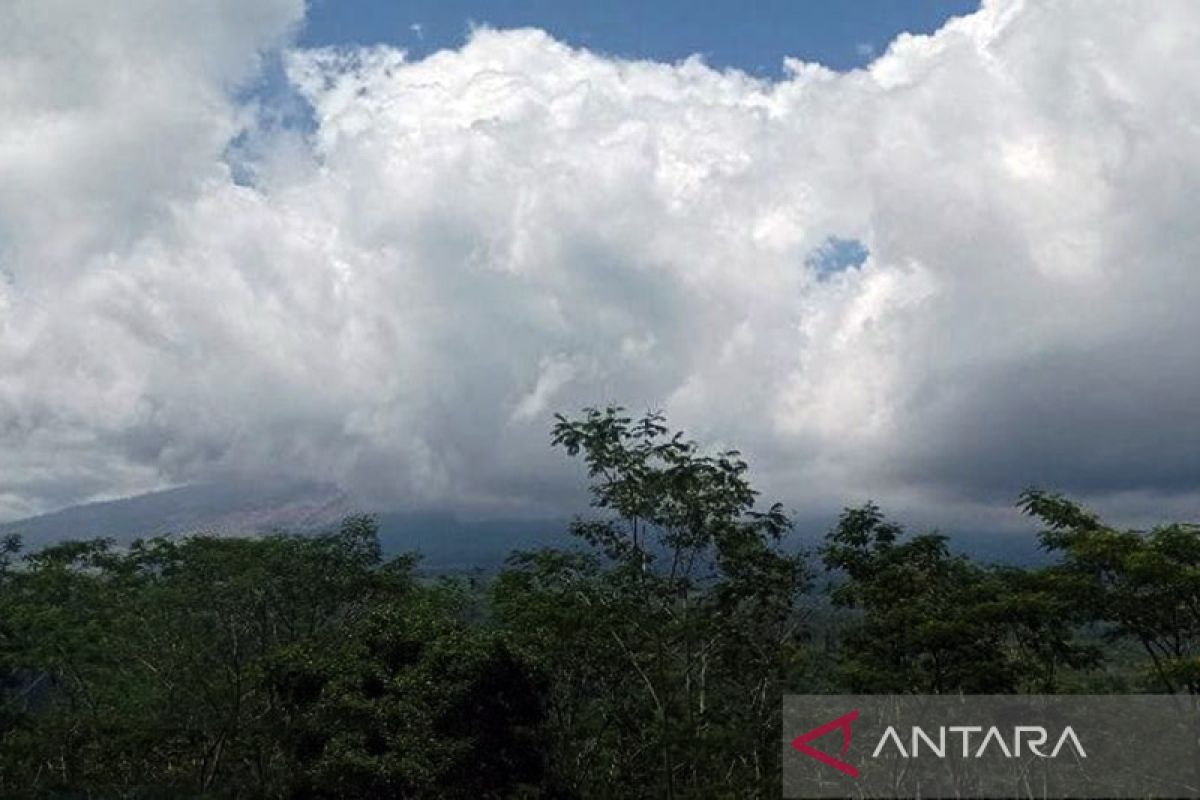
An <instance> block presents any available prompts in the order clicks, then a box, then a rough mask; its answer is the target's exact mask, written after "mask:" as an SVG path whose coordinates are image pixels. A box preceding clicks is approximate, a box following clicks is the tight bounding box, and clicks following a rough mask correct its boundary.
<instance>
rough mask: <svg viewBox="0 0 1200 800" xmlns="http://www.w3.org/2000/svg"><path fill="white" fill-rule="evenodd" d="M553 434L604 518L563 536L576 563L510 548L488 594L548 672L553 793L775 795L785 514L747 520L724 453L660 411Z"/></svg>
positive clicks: (737, 478) (798, 636) (747, 505)
mask: <svg viewBox="0 0 1200 800" xmlns="http://www.w3.org/2000/svg"><path fill="white" fill-rule="evenodd" d="M552 440H553V443H554V444H555V445H557V446H560V447H562V448H563V449H564V450H565V451H566V452H567V454H568V455H570V456H580V457H582V458H583V460H584V463H585V464H586V465H587V468H588V475H589V477H590V478H591V480H592V483H591V487H590V488H591V494H592V505H593V507H595V508H596V509H598V510H599V511H600V512H601V516H599V517H597V518H594V519H589V520H583V519H578V520H576V521H575V523H574V524H573V526H572V533H574V535H575V536H576V537H578V538H579V539H580V540H581V542H582V543H583V544H584V545H585V546H586V548H587V550H588V551H589V552H586V553H578V552H562V551H555V550H543V551H540V552H533V553H524V554H517V555H516V556H514V557H513V558H512V559H511V560H510V562H509V569H508V570H507V571H506V572H505V573H504V574H503V575H502V576H501V577H500V578H499V579H498V581H497V584H496V588H495V592H494V595H493V597H494V604H495V608H496V612H497V615H498V617H499V618H500V620H501V621H502V623H503V624H504V625H505V629H506V630H507V631H508V632H509V633H510V635H511V636H512V637H513V639H514V641H515V642H517V643H518V644H519V646H520V647H522V649H523V650H525V651H526V652H529V653H531V654H532V655H533V657H534V658H535V659H536V660H537V662H538V663H541V664H543V665H544V666H545V669H546V671H547V672H548V673H549V674H552V675H555V676H556V678H557V680H556V681H555V689H554V694H553V695H552V707H551V717H550V719H551V723H552V725H554V730H555V733H556V741H557V749H556V751H555V764H556V767H557V769H558V770H559V772H560V774H561V775H562V780H563V782H564V783H565V784H566V785H568V786H570V787H572V788H573V789H574V790H576V791H578V792H579V793H580V794H583V795H587V796H613V795H622V796H662V797H680V796H705V797H711V796H718V795H720V794H721V793H722V792H724V793H726V794H736V795H738V796H747V795H750V794H754V793H756V792H757V793H772V792H774V791H775V790H776V789H777V786H776V781H777V772H776V771H775V769H776V763H777V759H778V751H779V745H778V742H779V739H778V736H779V728H778V724H779V722H778V718H779V712H780V698H781V694H782V687H783V685H784V683H785V681H786V680H787V678H788V676H789V675H790V674H792V673H794V671H795V670H796V669H797V665H798V663H799V661H800V652H801V645H802V640H803V634H804V626H803V615H802V614H801V613H800V611H799V609H798V605H797V602H798V598H799V595H800V593H801V592H802V591H803V590H804V589H805V587H806V586H807V585H808V582H809V578H810V576H809V574H808V570H807V569H806V567H805V565H804V562H803V559H802V558H801V557H800V556H797V555H789V554H787V553H786V552H784V551H783V550H782V548H781V547H780V544H781V542H782V539H783V537H784V536H785V534H786V533H787V532H788V531H789V530H790V527H791V524H790V521H789V519H788V518H787V516H786V515H785V514H784V513H783V510H782V508H781V507H780V506H779V505H774V506H771V507H769V508H768V509H767V510H765V511H762V512H759V511H757V510H756V505H757V493H756V492H755V491H754V490H753V488H752V487H751V486H750V484H749V482H748V480H747V478H746V472H747V464H746V462H745V461H743V460H742V459H741V457H740V455H739V454H738V453H737V452H736V451H726V452H721V453H716V454H712V455H708V454H705V453H703V452H702V451H701V450H700V448H699V446H698V445H697V444H696V443H695V442H694V441H691V440H689V439H686V438H685V437H684V435H683V434H682V433H681V432H672V431H670V430H669V429H668V427H667V426H666V424H665V421H664V418H663V417H662V415H660V414H655V413H651V414H647V415H646V416H644V417H642V418H641V419H639V420H636V421H635V420H634V419H632V418H631V417H628V416H626V415H625V414H624V412H623V410H622V409H620V408H606V409H604V410H598V409H586V410H585V411H584V413H583V416H582V417H581V418H579V419H567V418H565V417H562V416H560V417H558V422H557V424H556V425H555V427H554V430H553V439H552ZM582 654H586V657H584V658H581V655H582ZM650 776H654V777H653V781H651V779H650Z"/></svg>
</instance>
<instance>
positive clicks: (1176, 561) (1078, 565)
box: [1021, 489, 1200, 694]
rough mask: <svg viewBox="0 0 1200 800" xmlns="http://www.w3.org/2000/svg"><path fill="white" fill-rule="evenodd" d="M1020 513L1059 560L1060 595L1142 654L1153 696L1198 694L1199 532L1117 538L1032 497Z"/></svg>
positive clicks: (1090, 520)
mask: <svg viewBox="0 0 1200 800" xmlns="http://www.w3.org/2000/svg"><path fill="white" fill-rule="evenodd" d="M1021 506H1022V508H1023V509H1024V510H1025V512H1026V513H1028V514H1029V515H1030V516H1033V517H1035V518H1037V519H1039V520H1041V521H1042V523H1043V524H1044V525H1045V528H1044V529H1043V531H1042V532H1041V534H1040V537H1041V541H1042V546H1043V547H1045V548H1046V549H1047V550H1049V551H1050V552H1052V553H1056V554H1058V555H1059V556H1060V557H1061V559H1062V560H1061V562H1060V564H1059V565H1058V566H1056V567H1055V568H1054V570H1053V576H1054V578H1055V580H1056V581H1057V585H1058V588H1059V592H1060V594H1061V595H1063V596H1067V597H1069V598H1070V602H1071V603H1072V604H1073V606H1074V607H1076V608H1078V609H1080V610H1081V611H1082V612H1083V613H1084V614H1085V615H1086V616H1087V617H1088V618H1089V619H1091V620H1092V621H1093V622H1094V623H1095V624H1097V625H1099V626H1100V627H1101V629H1102V630H1103V631H1104V632H1105V633H1106V635H1107V638H1109V639H1110V640H1112V639H1129V640H1132V641H1134V642H1136V643H1137V645H1138V646H1139V647H1140V648H1141V649H1142V651H1143V652H1144V653H1145V655H1146V657H1147V658H1148V661H1149V670H1148V672H1149V674H1150V676H1151V679H1152V682H1153V684H1157V685H1156V686H1155V688H1157V689H1158V690H1159V691H1167V692H1176V691H1187V692H1189V693H1191V694H1200V525H1191V524H1186V523H1174V524H1169V525H1160V526H1158V527H1155V528H1153V529H1152V530H1150V531H1138V530H1118V529H1115V528H1112V527H1110V526H1108V525H1105V524H1104V523H1103V522H1102V521H1101V520H1100V518H1099V517H1097V516H1096V514H1094V513H1093V512H1091V511H1089V510H1087V509H1085V508H1083V507H1082V506H1079V505H1077V504H1076V503H1073V502H1071V501H1070V500H1067V499H1066V498H1064V497H1062V496H1061V495H1058V494H1054V493H1051V492H1045V491H1041V490H1037V489H1030V490H1027V491H1025V492H1024V493H1023V494H1022V495H1021Z"/></svg>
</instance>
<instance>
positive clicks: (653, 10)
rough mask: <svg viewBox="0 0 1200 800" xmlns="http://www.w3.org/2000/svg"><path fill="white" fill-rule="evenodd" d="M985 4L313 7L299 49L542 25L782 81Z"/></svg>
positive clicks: (676, 1)
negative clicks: (799, 69) (802, 68)
mask: <svg viewBox="0 0 1200 800" xmlns="http://www.w3.org/2000/svg"><path fill="white" fill-rule="evenodd" d="M978 7H979V2H978V0H855V2H851V3H825V2H812V1H811V0H810V1H809V2H795V0H760V1H759V2H756V3H754V4H752V5H748V4H747V3H745V2H734V0H708V2H703V3H697V2H694V1H693V0H655V1H654V2H641V3H638V2H630V0H588V1H586V2H568V3H564V2H559V1H556V0H491V2H479V0H413V1H412V2H398V1H397V0H314V2H312V3H311V4H310V6H309V11H308V14H307V16H306V18H305V24H304V29H303V30H302V32H301V35H300V37H299V42H300V43H301V44H302V45H304V46H318V47H324V46H330V45H338V46H350V47H356V46H362V45H374V44H385V45H391V46H396V47H402V48H404V49H406V50H407V51H408V53H409V56H410V57H411V58H424V57H425V56H427V55H429V54H430V53H433V52H436V51H438V50H441V49H445V48H457V47H459V46H461V45H462V44H463V41H464V39H466V38H467V37H468V36H469V34H470V31H471V30H472V29H473V28H477V27H482V26H488V27H492V28H539V29H541V30H544V31H546V32H547V33H549V34H550V35H551V36H553V37H554V38H556V39H558V40H560V41H564V42H567V43H569V44H571V45H574V46H576V47H585V48H587V49H588V50H591V51H593V52H597V53H602V54H605V55H609V56H613V57H619V58H626V59H650V60H654V61H664V62H668V63H670V62H676V61H682V60H684V59H686V58H688V56H691V55H694V54H700V55H701V56H703V57H704V60H705V63H707V64H709V65H710V66H713V67H715V68H718V69H724V68H727V67H733V68H736V69H740V70H742V71H744V72H748V73H750V74H753V75H762V76H769V77H780V76H781V75H782V67H783V60H784V58H787V57H792V58H802V59H804V60H805V61H815V62H820V63H821V64H824V65H825V66H827V67H830V68H832V69H838V70H846V69H853V68H855V67H861V66H863V65H864V64H866V63H867V62H868V61H870V60H871V57H872V56H873V55H875V54H876V53H877V52H882V50H883V49H884V48H886V46H887V44H888V43H889V42H891V40H892V39H894V38H895V37H896V35H897V34H900V33H903V32H910V33H932V32H933V31H935V30H937V29H938V28H939V27H941V26H942V24H943V23H945V21H946V20H947V19H948V18H949V17H952V16H957V15H963V14H969V13H971V12H973V11H975V10H976V9H977V8H978ZM748 12H749V13H748Z"/></svg>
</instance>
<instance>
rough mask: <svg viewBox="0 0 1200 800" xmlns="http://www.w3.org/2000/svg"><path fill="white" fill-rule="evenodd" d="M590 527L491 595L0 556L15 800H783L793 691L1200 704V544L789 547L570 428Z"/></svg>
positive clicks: (317, 547)
mask: <svg viewBox="0 0 1200 800" xmlns="http://www.w3.org/2000/svg"><path fill="white" fill-rule="evenodd" d="M553 441H554V444H555V445H557V446H560V447H562V448H563V449H564V450H565V451H566V452H567V453H568V454H569V455H571V456H575V457H580V458H582V459H583V461H584V463H585V464H586V466H587V469H588V472H589V474H590V477H591V480H592V484H591V488H592V494H593V501H594V502H593V505H594V506H595V507H596V509H597V515H596V516H595V517H593V518H591V519H580V520H579V521H577V522H576V523H575V525H574V528H573V533H574V534H575V536H576V537H577V540H578V543H579V546H577V547H574V548H570V549H544V550H539V551H534V552H521V553H514V554H513V556H512V557H511V559H510V560H509V563H508V566H507V568H506V569H505V570H504V571H503V572H502V573H501V574H499V575H498V576H496V577H495V578H494V579H492V580H489V581H487V582H485V583H480V582H478V581H475V580H470V579H461V580H456V579H439V580H432V579H426V578H421V577H420V576H419V574H418V573H417V572H416V571H415V565H416V563H417V562H416V558H415V556H411V555H404V556H399V557H393V558H385V557H384V554H383V553H381V551H380V547H379V544H378V538H377V535H376V534H377V531H376V529H375V526H374V523H373V521H372V520H371V519H370V518H366V517H356V518H351V519H348V520H346V521H345V523H344V524H343V525H342V527H341V529H340V530H338V531H336V532H332V533H329V534H326V535H322V536H313V537H293V536H286V535H273V536H266V537H260V538H244V539H235V538H212V537H187V538H179V539H170V538H158V539H152V540H148V541H142V542H138V543H136V544H135V545H133V546H132V547H129V548H120V549H118V548H116V547H115V546H114V545H113V544H112V543H111V542H108V541H103V540H101V541H87V542H78V541H69V542H65V543H63V544H59V545H56V546H53V547H49V548H46V549H44V550H41V551H40V552H34V553H22V551H21V549H20V543H19V541H17V540H16V539H15V538H10V539H8V540H4V541H3V543H2V545H0V701H2V702H0V795H2V796H4V797H22V796H71V797H176V796H189V797H198V796H208V797H289V798H336V797H397V798H434V797H437V798H455V797H462V798H476V797H478V798H488V797H491V798H500V797H515V798H593V797H622V798H624V797H667V798H685V797H686V798H701V797H703V798H712V797H763V796H776V795H777V794H778V791H779V774H778V759H779V757H780V730H779V713H780V696H781V694H783V693H785V692H830V691H853V692H989V693H995V692H1076V691H1090V692H1099V691H1189V692H1193V693H1195V692H1197V691H1200V528H1197V527H1195V526H1190V525H1182V524H1177V525H1169V526H1165V527H1161V528H1157V529H1155V530H1153V531H1150V532H1136V531H1121V530H1114V529H1112V528H1110V527H1107V526H1105V525H1104V524H1103V523H1102V522H1101V521H1100V520H1098V519H1097V518H1096V517H1095V516H1094V515H1092V514H1090V513H1089V512H1087V511H1085V510H1084V509H1081V508H1079V507H1078V506H1076V505H1074V504H1073V503H1071V502H1069V501H1068V500H1066V499H1063V498H1061V497H1059V496H1056V495H1053V494H1048V493H1043V492H1038V491H1029V492H1026V493H1025V494H1024V495H1023V496H1022V498H1021V503H1022V507H1023V508H1024V509H1025V510H1026V511H1027V512H1028V513H1029V514H1030V515H1032V516H1033V517H1035V518H1036V519H1038V520H1040V521H1041V523H1042V525H1043V526H1044V531H1043V533H1042V534H1041V539H1042V544H1043V546H1044V547H1045V548H1047V549H1048V550H1049V551H1050V552H1052V553H1054V554H1056V555H1057V556H1058V559H1057V562H1056V563H1055V564H1053V565H1052V566H1049V567H1044V568H1039V569H1018V568H1014V567H994V566H987V565H982V564H978V563H975V562H973V561H971V560H970V559H968V558H966V557H963V556H960V555H954V554H952V553H951V552H950V550H949V549H948V547H947V542H946V539H945V538H944V537H942V536H939V535H935V534H926V535H918V536H907V535H906V534H905V533H904V532H903V531H902V530H901V529H900V528H899V527H898V526H897V525H895V524H894V523H892V522H889V521H888V520H887V519H886V518H885V517H884V516H883V515H882V514H881V512H880V511H879V509H878V508H876V507H874V506H873V505H867V506H865V507H862V508H857V509H850V510H847V511H846V512H845V513H844V514H843V515H842V517H841V519H840V521H839V523H838V525H837V526H836V528H835V529H834V530H833V531H831V532H830V533H829V535H828V536H827V537H826V542H825V545H824V547H823V548H822V549H821V550H820V552H818V553H815V554H802V553H797V552H796V548H795V547H792V546H790V545H789V541H788V536H789V533H790V529H791V524H790V521H789V519H788V518H787V516H786V515H785V514H784V513H783V510H782V509H781V508H780V507H779V506H777V505H776V506H771V507H769V508H766V509H765V510H764V509H763V508H762V506H761V505H760V504H759V503H758V501H757V497H756V493H755V492H754V491H753V489H752V488H751V486H750V484H749V483H748V480H747V476H746V470H747V467H746V464H745V463H744V462H743V461H742V460H741V459H740V457H739V456H738V454H737V453H736V452H726V453H718V454H713V455H709V454H706V453H705V452H703V451H702V450H700V449H699V448H698V447H697V445H696V444H695V443H693V442H691V441H689V440H687V439H685V438H684V437H683V436H682V435H681V434H678V433H673V432H671V431H670V430H668V429H667V427H666V426H665V425H664V423H663V420H662V419H661V417H659V416H656V415H650V416H648V417H646V418H643V419H641V420H633V419H630V418H628V417H626V416H624V415H623V414H622V412H621V411H620V409H606V410H603V411H599V410H589V411H587V412H586V413H585V414H584V416H582V417H581V418H579V419H574V420H568V419H561V418H560V420H559V423H558V425H557V426H556V427H555V430H554V439H553Z"/></svg>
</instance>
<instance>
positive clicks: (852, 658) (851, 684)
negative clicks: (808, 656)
mask: <svg viewBox="0 0 1200 800" xmlns="http://www.w3.org/2000/svg"><path fill="white" fill-rule="evenodd" d="M822 557H823V559H824V563H825V566H826V568H827V569H828V570H831V571H837V572H840V573H841V577H842V582H841V583H840V584H838V585H836V586H835V587H834V588H833V589H832V592H831V594H832V599H833V601H834V603H835V604H836V605H839V606H842V607H845V608H851V609H855V610H857V611H858V612H860V617H859V620H858V624H857V625H855V626H854V627H853V628H852V629H851V630H850V631H849V632H848V634H847V635H846V636H845V639H844V641H843V642H841V645H840V647H841V659H840V674H839V676H838V679H839V682H840V683H842V685H844V686H845V687H846V688H847V689H849V690H851V691H855V692H895V693H905V692H915V693H933V694H937V693H944V692H966V693H973V694H994V693H1006V692H1016V691H1028V690H1034V691H1054V690H1055V689H1056V688H1057V681H1058V679H1059V675H1060V672H1061V671H1062V670H1063V669H1064V668H1066V669H1080V668H1085V667H1088V666H1091V665H1092V664H1094V663H1095V660H1096V658H1097V657H1098V654H1097V652H1096V651H1095V649H1094V648H1092V647H1088V646H1086V645H1084V644H1081V643H1080V642H1078V641H1077V640H1076V636H1075V623H1076V622H1077V621H1078V620H1077V618H1076V616H1075V615H1073V614H1071V613H1070V608H1069V605H1068V604H1067V603H1064V602H1062V601H1063V597H1062V595H1061V594H1058V593H1057V592H1056V591H1055V589H1056V586H1055V585H1054V584H1053V583H1052V582H1049V581H1047V579H1046V577H1045V576H1043V575H1041V574H1039V573H1033V572H1027V571H1024V570H1020V569H1015V568H988V567H982V566H980V565H978V564H975V563H974V562H972V561H971V560H970V559H968V558H966V557H964V556H959V555H953V554H951V553H950V551H949V549H948V547H947V542H946V537H944V536H941V535H938V534H923V535H918V536H912V537H908V538H905V537H904V532H903V529H902V528H901V527H900V526H899V525H896V524H895V523H892V522H889V521H887V520H886V518H885V517H884V515H883V514H882V512H881V511H880V510H879V508H878V507H877V506H875V505H874V504H870V503H868V504H867V505H865V506H863V507H861V508H856V509H847V510H846V511H845V512H844V513H843V514H842V516H841V518H840V520H839V521H838V524H837V526H836V528H835V529H834V530H833V531H831V532H830V534H829V535H828V536H827V537H826V545H825V547H824V550H823V552H822Z"/></svg>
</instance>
